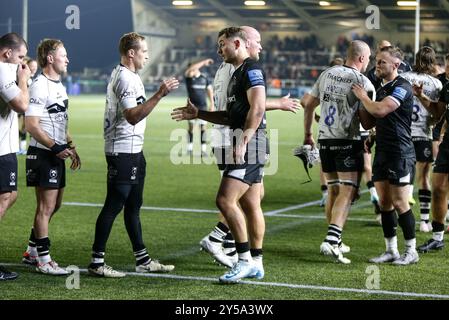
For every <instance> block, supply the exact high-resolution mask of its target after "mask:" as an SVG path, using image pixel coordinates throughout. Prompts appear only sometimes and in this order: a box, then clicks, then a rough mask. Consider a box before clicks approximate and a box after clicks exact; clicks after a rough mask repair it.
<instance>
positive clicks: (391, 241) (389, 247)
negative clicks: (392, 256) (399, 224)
mask: <svg viewBox="0 0 449 320" xmlns="http://www.w3.org/2000/svg"><path fill="white" fill-rule="evenodd" d="M384 239H385V251H387V252H391V253H396V252H398V237H396V236H394V237H391V238H384Z"/></svg>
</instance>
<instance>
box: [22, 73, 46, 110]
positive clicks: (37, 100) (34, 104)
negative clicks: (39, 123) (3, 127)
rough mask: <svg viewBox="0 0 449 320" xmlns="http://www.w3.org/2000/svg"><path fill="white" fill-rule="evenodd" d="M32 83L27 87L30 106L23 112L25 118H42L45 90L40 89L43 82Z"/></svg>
mask: <svg viewBox="0 0 449 320" xmlns="http://www.w3.org/2000/svg"><path fill="white" fill-rule="evenodd" d="M39 80H40V81H39ZM39 80H38V81H34V82H33V83H32V84H31V87H29V89H28V90H29V93H30V104H29V106H28V110H27V111H26V112H25V116H31V117H42V115H43V113H44V109H45V105H46V104H47V95H46V94H45V93H46V92H47V91H48V90H47V88H42V86H43V84H44V82H43V81H42V79H39Z"/></svg>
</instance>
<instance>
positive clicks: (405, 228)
mask: <svg viewBox="0 0 449 320" xmlns="http://www.w3.org/2000/svg"><path fill="white" fill-rule="evenodd" d="M398 222H399V225H400V226H401V229H402V233H403V234H404V239H405V251H414V250H416V238H415V217H414V216H413V212H412V210H411V209H410V210H408V211H407V212H405V213H403V214H400V215H399V217H398Z"/></svg>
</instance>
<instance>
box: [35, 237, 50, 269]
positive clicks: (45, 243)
mask: <svg viewBox="0 0 449 320" xmlns="http://www.w3.org/2000/svg"><path fill="white" fill-rule="evenodd" d="M36 248H37V254H38V256H37V261H38V262H39V263H40V264H45V263H49V262H50V261H51V257H50V239H49V238H48V237H45V238H42V239H36Z"/></svg>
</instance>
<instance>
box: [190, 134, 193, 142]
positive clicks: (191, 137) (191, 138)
mask: <svg viewBox="0 0 449 320" xmlns="http://www.w3.org/2000/svg"><path fill="white" fill-rule="evenodd" d="M192 141H193V132H189V143H192Z"/></svg>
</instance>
